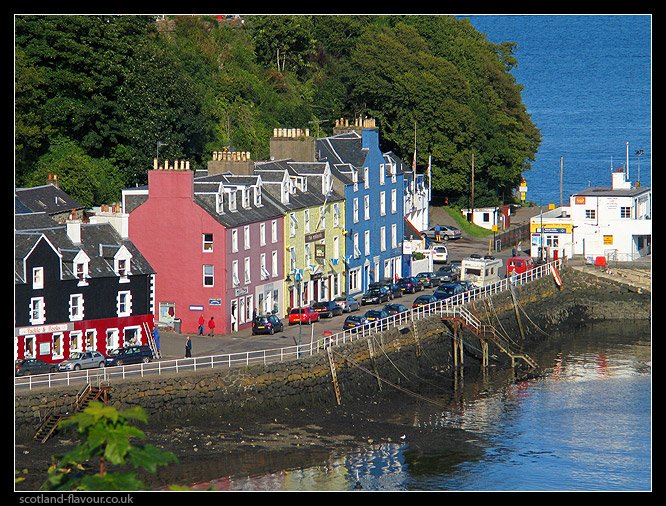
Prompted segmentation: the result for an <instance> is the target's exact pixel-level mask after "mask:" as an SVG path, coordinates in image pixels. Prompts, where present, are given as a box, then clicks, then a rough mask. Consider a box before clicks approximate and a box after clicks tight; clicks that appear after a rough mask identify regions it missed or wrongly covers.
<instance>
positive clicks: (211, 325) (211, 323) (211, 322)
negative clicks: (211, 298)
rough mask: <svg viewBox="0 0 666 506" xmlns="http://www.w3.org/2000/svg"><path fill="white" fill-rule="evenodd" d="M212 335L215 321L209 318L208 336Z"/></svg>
mask: <svg viewBox="0 0 666 506" xmlns="http://www.w3.org/2000/svg"><path fill="white" fill-rule="evenodd" d="M213 334H215V320H214V319H213V317H212V316H211V317H210V320H208V335H209V336H210V337H213Z"/></svg>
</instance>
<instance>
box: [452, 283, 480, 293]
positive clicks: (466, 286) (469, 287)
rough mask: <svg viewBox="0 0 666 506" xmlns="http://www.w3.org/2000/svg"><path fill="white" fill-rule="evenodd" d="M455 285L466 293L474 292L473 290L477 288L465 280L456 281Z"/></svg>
mask: <svg viewBox="0 0 666 506" xmlns="http://www.w3.org/2000/svg"><path fill="white" fill-rule="evenodd" d="M456 283H458V284H459V285H460V286H462V289H463V292H467V291H468V290H474V289H475V288H477V286H476V285H475V284H474V283H472V282H471V281H467V280H463V281H456Z"/></svg>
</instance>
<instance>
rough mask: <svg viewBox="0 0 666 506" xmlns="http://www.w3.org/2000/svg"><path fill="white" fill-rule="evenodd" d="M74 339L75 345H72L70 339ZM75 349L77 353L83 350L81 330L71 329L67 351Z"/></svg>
mask: <svg viewBox="0 0 666 506" xmlns="http://www.w3.org/2000/svg"><path fill="white" fill-rule="evenodd" d="M74 339H75V340H76V342H77V345H76V346H72V340H74ZM73 351H77V352H79V353H81V352H83V332H81V331H80V330H72V331H71V332H70V333H69V352H70V353H71V352H73Z"/></svg>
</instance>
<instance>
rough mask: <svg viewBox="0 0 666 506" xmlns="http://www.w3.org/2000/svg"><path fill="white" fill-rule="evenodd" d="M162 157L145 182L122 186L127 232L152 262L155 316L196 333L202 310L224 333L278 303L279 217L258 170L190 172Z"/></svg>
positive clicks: (280, 292)
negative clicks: (232, 173) (266, 198)
mask: <svg viewBox="0 0 666 506" xmlns="http://www.w3.org/2000/svg"><path fill="white" fill-rule="evenodd" d="M165 164H166V168H164V169H163V168H161V167H160V168H159V169H157V168H156V169H155V170H151V171H149V173H148V187H147V188H141V189H127V190H125V191H123V205H124V209H125V212H127V213H128V214H129V217H128V234H129V238H130V240H132V241H133V242H134V244H135V245H136V247H137V248H138V249H139V250H140V251H141V252H142V254H143V255H144V256H145V257H146V259H147V260H148V261H149V262H150V264H151V265H152V266H153V268H154V270H155V308H156V315H155V320H156V321H162V322H166V323H171V322H172V321H173V320H174V319H179V320H180V328H181V332H183V333H196V332H197V328H198V320H199V317H200V316H202V315H203V317H204V319H205V321H206V322H208V321H209V320H210V318H211V317H214V319H215V322H216V327H215V333H216V334H228V333H231V332H235V331H238V330H240V329H243V328H245V327H248V326H250V325H251V321H252V316H253V313H254V311H255V310H256V311H257V312H258V313H259V314H261V313H264V312H270V311H271V310H272V309H273V307H282V306H281V304H282V298H283V286H284V267H283V266H284V253H283V252H284V239H283V237H284V235H283V228H284V218H283V214H282V212H281V211H280V210H279V209H277V208H276V207H275V206H273V205H272V204H271V203H270V202H266V201H263V200H262V196H261V178H260V177H259V176H229V175H221V174H220V175H215V176H206V177H201V178H198V177H197V178H195V177H194V172H193V171H191V170H189V163H187V164H185V163H184V162H178V161H176V162H174V166H169V165H168V161H167V162H165ZM155 166H156V167H157V162H155ZM205 332H206V333H207V332H208V328H207V326H206V329H205Z"/></svg>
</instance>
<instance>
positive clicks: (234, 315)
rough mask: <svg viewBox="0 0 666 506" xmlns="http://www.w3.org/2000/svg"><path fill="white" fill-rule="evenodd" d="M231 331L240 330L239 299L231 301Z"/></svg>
mask: <svg viewBox="0 0 666 506" xmlns="http://www.w3.org/2000/svg"><path fill="white" fill-rule="evenodd" d="M231 331H232V332H238V299H233V300H232V301H231Z"/></svg>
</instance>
